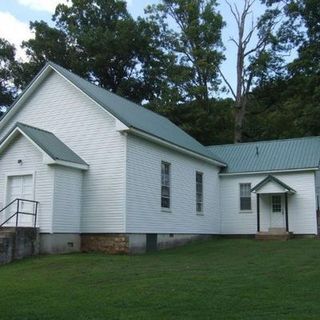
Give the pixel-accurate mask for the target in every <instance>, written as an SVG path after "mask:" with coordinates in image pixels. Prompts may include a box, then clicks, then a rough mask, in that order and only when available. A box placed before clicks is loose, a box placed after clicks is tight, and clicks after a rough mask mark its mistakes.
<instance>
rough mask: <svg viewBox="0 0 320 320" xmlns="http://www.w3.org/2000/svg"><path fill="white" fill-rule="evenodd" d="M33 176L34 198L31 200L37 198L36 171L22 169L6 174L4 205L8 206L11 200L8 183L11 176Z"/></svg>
mask: <svg viewBox="0 0 320 320" xmlns="http://www.w3.org/2000/svg"><path fill="white" fill-rule="evenodd" d="M30 175H31V176H32V199H30V200H35V195H36V188H35V186H36V171H21V172H8V173H7V174H6V175H5V179H4V181H5V183H4V204H3V206H6V205H7V204H8V200H9V195H8V191H9V188H8V183H9V178H11V177H17V176H30Z"/></svg>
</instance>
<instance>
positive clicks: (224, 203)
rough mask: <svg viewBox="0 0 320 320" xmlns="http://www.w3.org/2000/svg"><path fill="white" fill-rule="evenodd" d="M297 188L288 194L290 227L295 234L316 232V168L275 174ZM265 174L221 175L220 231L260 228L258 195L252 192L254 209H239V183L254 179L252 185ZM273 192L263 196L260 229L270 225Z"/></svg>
mask: <svg viewBox="0 0 320 320" xmlns="http://www.w3.org/2000/svg"><path fill="white" fill-rule="evenodd" d="M274 176H275V177H276V178H278V179H280V180H281V181H283V182H284V183H285V184H287V185H289V186H290V187H292V188H293V189H294V190H296V191H297V192H296V194H293V195H289V196H288V212H289V230H290V231H292V232H294V233H296V234H315V233H316V232H317V230H316V206H315V203H316V199H315V191H314V190H315V179H314V171H305V172H292V173H282V174H274ZM265 177H266V175H264V174H248V175H233V176H221V178H220V189H221V190H220V193H221V233H222V234H254V233H256V231H257V209H256V208H257V203H256V195H255V194H252V211H251V212H240V204H239V202H240V199H239V184H240V183H251V185H252V187H253V186H255V185H256V184H258V183H259V182H260V181H261V180H263V179H264V178H265ZM270 211H271V208H270V196H268V195H262V196H261V207H260V218H261V231H267V230H268V228H269V227H270Z"/></svg>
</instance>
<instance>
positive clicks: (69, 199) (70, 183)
mask: <svg viewBox="0 0 320 320" xmlns="http://www.w3.org/2000/svg"><path fill="white" fill-rule="evenodd" d="M82 175H83V172H82V171H81V170H79V169H73V168H67V167H63V166H54V193H53V233H79V232H80V212H81V197H82Z"/></svg>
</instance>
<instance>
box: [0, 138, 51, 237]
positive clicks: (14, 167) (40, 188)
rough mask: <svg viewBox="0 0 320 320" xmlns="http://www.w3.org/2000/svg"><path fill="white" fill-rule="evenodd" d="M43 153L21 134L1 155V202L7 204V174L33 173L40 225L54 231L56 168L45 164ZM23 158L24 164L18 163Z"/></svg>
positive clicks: (46, 230)
mask: <svg viewBox="0 0 320 320" xmlns="http://www.w3.org/2000/svg"><path fill="white" fill-rule="evenodd" d="M42 158H43V156H42V153H41V152H40V151H39V150H37V149H36V148H35V146H34V145H33V144H32V143H31V142H30V141H29V140H27V139H26V138H25V137H23V136H22V135H19V137H17V138H16V139H15V140H14V141H12V143H11V145H10V146H9V147H8V148H7V149H6V150H5V151H4V152H3V153H2V155H1V156H0V202H1V208H2V207H4V206H5V205H6V202H7V200H6V175H12V174H13V175H24V174H33V176H34V189H35V190H34V196H35V200H38V201H39V202H40V205H39V210H38V225H39V226H40V228H41V230H40V231H41V232H49V233H50V232H52V204H53V202H52V200H53V181H54V177H53V176H54V169H53V168H52V167H49V166H47V165H45V164H43V160H42ZM18 160H22V165H20V164H18Z"/></svg>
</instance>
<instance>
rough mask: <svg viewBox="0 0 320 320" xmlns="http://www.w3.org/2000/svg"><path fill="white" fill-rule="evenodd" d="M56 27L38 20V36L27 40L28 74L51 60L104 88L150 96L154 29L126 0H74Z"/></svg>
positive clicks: (59, 13) (59, 16)
mask: <svg viewBox="0 0 320 320" xmlns="http://www.w3.org/2000/svg"><path fill="white" fill-rule="evenodd" d="M53 20H54V22H55V27H50V26H48V24H47V23H45V22H43V21H40V22H33V23H31V25H30V26H31V29H32V30H33V31H34V32H35V39H32V40H29V41H27V42H25V43H24V47H25V48H26V49H27V54H28V55H29V57H30V58H31V61H30V63H28V64H27V65H24V66H23V67H24V68H25V70H26V73H28V72H30V73H32V69H39V66H40V65H42V64H43V62H44V61H46V60H48V59H50V60H53V61H55V62H57V63H60V64H62V65H63V66H65V67H67V68H69V69H71V70H72V71H75V72H77V73H78V74H80V75H82V76H84V77H86V78H87V79H89V80H90V81H92V82H94V83H96V84H99V85H101V86H102V87H104V88H106V89H109V90H111V91H113V92H116V93H118V94H120V95H123V96H125V97H128V98H130V99H131V100H134V101H136V102H141V101H142V100H143V99H145V95H146V93H145V89H144V82H143V75H142V71H141V70H143V63H144V60H145V56H146V55H148V49H149V46H150V44H149V39H148V36H149V33H148V32H145V30H144V27H146V24H145V23H141V24H140V23H139V21H135V20H134V19H133V18H132V17H131V16H130V14H129V13H128V11H127V7H126V2H125V1H122V0H108V1H106V0H94V1H92V0H73V1H72V4H71V5H70V6H67V5H63V4H60V5H58V6H57V8H56V12H55V14H54V16H53Z"/></svg>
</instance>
